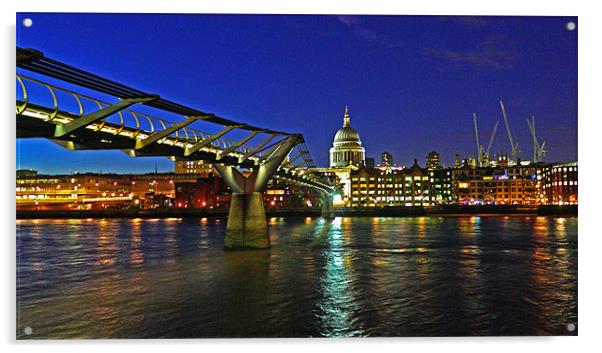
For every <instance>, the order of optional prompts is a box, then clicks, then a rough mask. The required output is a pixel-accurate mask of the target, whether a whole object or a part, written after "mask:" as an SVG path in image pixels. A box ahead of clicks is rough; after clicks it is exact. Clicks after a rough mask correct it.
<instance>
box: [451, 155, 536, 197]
mask: <svg viewBox="0 0 602 353" xmlns="http://www.w3.org/2000/svg"><path fill="white" fill-rule="evenodd" d="M505 165H506V167H505V168H494V167H481V168H475V167H472V166H470V165H469V164H465V165H464V166H463V167H461V168H457V169H453V171H452V174H453V182H452V184H453V196H454V199H455V201H456V202H457V203H459V204H464V205H482V204H486V205H488V204H499V205H530V204H538V203H541V197H540V193H539V188H538V185H539V182H538V179H537V170H538V169H537V167H536V166H532V165H529V166H523V165H520V164H517V165H514V166H511V167H509V166H508V164H505Z"/></svg>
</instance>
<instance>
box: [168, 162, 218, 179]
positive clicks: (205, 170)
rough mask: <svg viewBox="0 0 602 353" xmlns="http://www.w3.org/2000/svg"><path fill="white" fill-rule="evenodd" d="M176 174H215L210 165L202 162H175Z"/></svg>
mask: <svg viewBox="0 0 602 353" xmlns="http://www.w3.org/2000/svg"><path fill="white" fill-rule="evenodd" d="M175 172H176V174H197V175H203V176H208V175H209V173H215V172H214V171H213V167H212V166H211V164H208V163H205V162H204V161H176V162H175Z"/></svg>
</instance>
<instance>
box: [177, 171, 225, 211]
mask: <svg viewBox="0 0 602 353" xmlns="http://www.w3.org/2000/svg"><path fill="white" fill-rule="evenodd" d="M175 192H176V197H175V199H176V201H175V206H176V207H178V208H217V209H220V208H228V206H229V205H230V194H231V193H230V191H229V190H228V186H227V185H226V183H224V182H223V180H222V178H220V177H219V175H216V174H213V173H209V174H208V175H207V176H204V177H199V178H197V179H196V180H194V181H193V180H186V181H180V182H177V183H176V185H175Z"/></svg>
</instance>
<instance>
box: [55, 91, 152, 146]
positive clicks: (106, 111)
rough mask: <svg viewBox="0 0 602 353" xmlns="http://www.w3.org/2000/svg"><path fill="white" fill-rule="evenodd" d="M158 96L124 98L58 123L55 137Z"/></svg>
mask: <svg viewBox="0 0 602 353" xmlns="http://www.w3.org/2000/svg"><path fill="white" fill-rule="evenodd" d="M76 97H77V96H76ZM157 98H159V96H151V97H144V98H127V99H124V100H122V101H121V102H119V103H115V104H113V105H110V106H108V107H106V108H103V109H101V110H98V111H96V112H94V113H90V114H87V115H85V116H82V117H80V118H77V119H74V120H72V121H70V122H68V123H64V124H60V125H57V126H56V128H55V130H54V137H63V136H65V135H68V134H71V133H73V132H75V131H77V130H79V129H83V128H85V127H86V126H88V125H91V124H94V123H96V122H98V121H100V120H102V119H105V118H107V117H108V116H110V115H112V114H115V113H117V112H120V111H122V110H124V109H126V108H128V107H129V106H131V105H134V104H136V103H144V102H148V101H152V100H155V99H157Z"/></svg>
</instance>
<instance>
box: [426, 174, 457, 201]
mask: <svg viewBox="0 0 602 353" xmlns="http://www.w3.org/2000/svg"><path fill="white" fill-rule="evenodd" d="M427 170H428V173H429V181H430V186H431V189H430V190H431V191H430V196H431V202H432V203H434V204H447V203H450V202H452V200H453V195H452V171H451V169H448V168H445V169H443V168H439V169H427Z"/></svg>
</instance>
